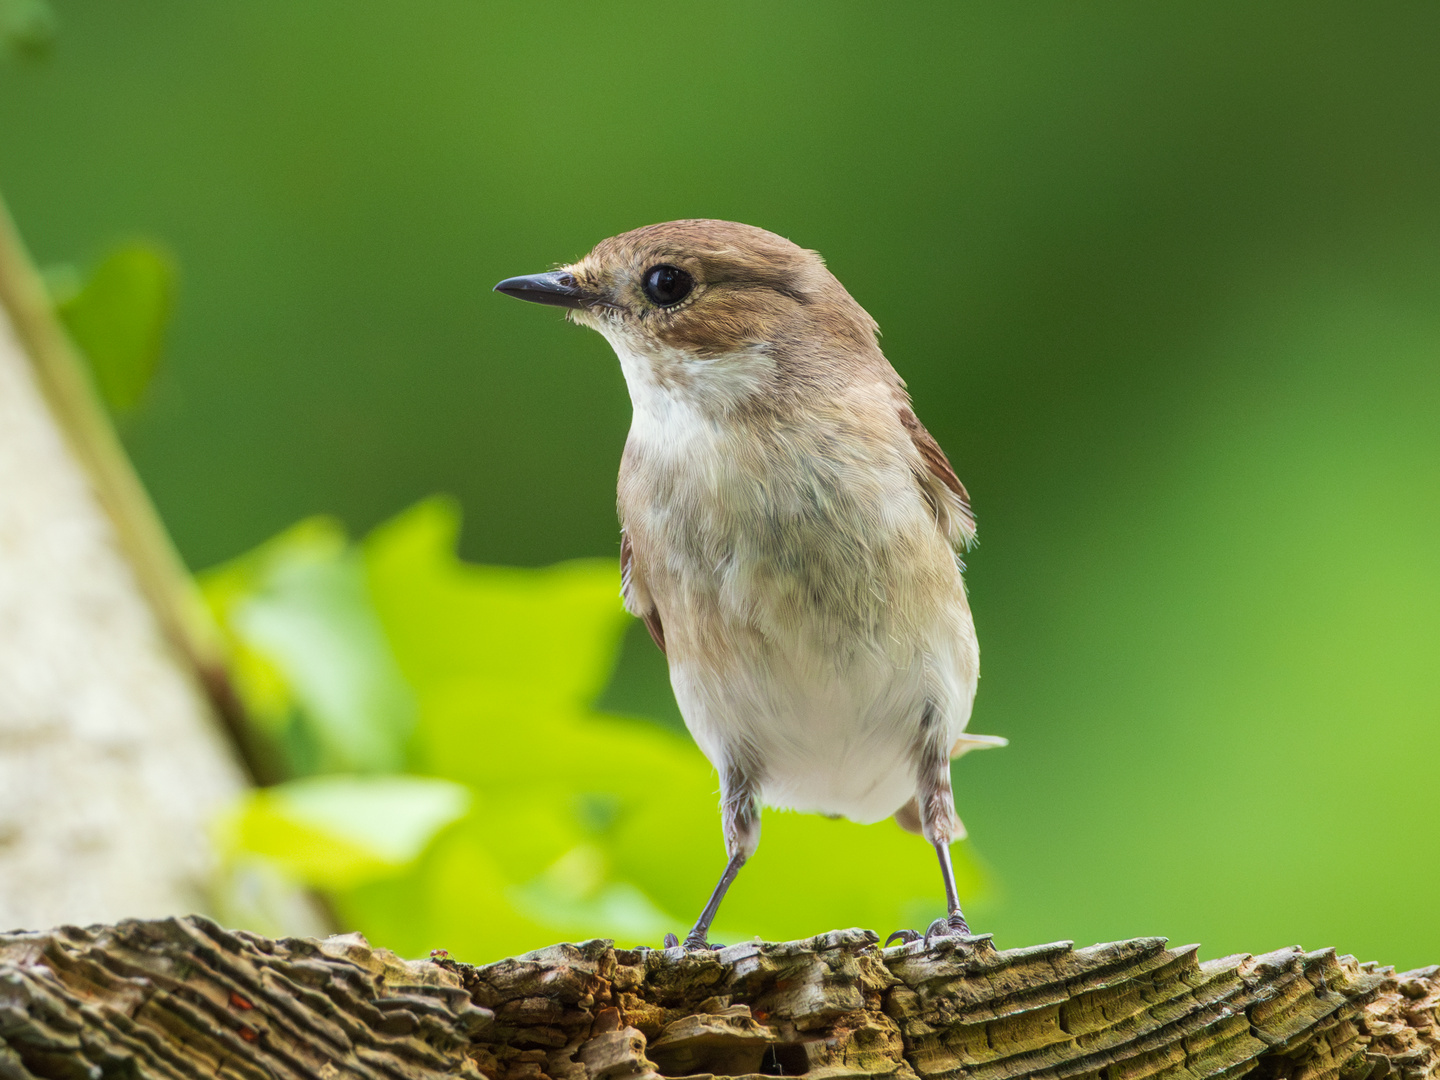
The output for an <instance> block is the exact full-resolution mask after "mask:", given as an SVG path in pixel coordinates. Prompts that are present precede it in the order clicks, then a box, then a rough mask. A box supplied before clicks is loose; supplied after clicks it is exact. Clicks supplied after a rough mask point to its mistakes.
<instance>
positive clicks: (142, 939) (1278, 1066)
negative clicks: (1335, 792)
mask: <svg viewBox="0 0 1440 1080" xmlns="http://www.w3.org/2000/svg"><path fill="white" fill-rule="evenodd" d="M1196 952H1197V950H1196V948H1195V947H1194V946H1186V947H1183V948H1178V949H1169V948H1167V947H1166V945H1165V942H1164V941H1163V940H1162V939H1159V938H1139V939H1136V940H1133V941H1122V942H1116V943H1113V944H1109V945H1095V946H1091V947H1089V948H1084V949H1075V948H1072V947H1071V945H1070V944H1069V943H1066V942H1061V943H1057V944H1053V945H1041V946H1037V947H1035V948H1029V949H1012V950H1006V951H996V950H995V949H994V948H993V947H992V945H991V943H990V941H989V939H988V938H984V937H981V938H971V939H964V940H963V941H958V942H957V941H954V940H947V941H941V942H939V943H936V944H935V945H934V946H933V947H932V948H931V949H930V950H929V951H928V952H927V951H924V950H923V949H922V947H921V946H920V944H919V943H916V944H912V945H908V946H897V947H895V948H892V949H880V948H878V947H877V945H876V938H875V935H874V934H872V933H870V932H869V931H865V930H840V931H835V932H833V933H829V934H824V935H821V936H819V937H816V938H812V939H810V940H807V941H793V942H787V943H783V944H760V943H746V944H742V945H735V946H732V947H730V948H727V949H724V950H721V951H718V952H715V953H711V954H703V955H700V954H693V953H692V954H684V953H682V952H681V951H680V950H679V949H670V950H649V949H636V950H625V949H616V948H615V947H614V946H613V945H612V944H611V943H610V942H608V941H589V942H585V943H583V944H579V945H555V946H552V947H551V948H548V949H542V950H540V951H538V952H534V953H528V954H526V955H525V956H521V957H516V958H513V959H509V960H501V961H499V962H498V963H493V964H486V965H483V966H471V965H469V964H463V963H459V962H457V961H454V960H452V959H450V958H449V957H446V956H444V955H438V954H437V956H435V957H432V958H431V959H429V960H421V961H405V960H401V959H399V958H398V957H396V956H395V955H394V954H392V953H389V952H387V951H385V950H383V949H374V948H371V947H370V946H369V945H368V944H367V943H366V942H365V941H364V940H363V939H362V938H360V937H359V936H358V935H348V936H345V937H337V938H329V939H326V940H323V941H319V940H313V939H286V940H282V941H270V940H267V939H265V938H261V937H258V936H255V935H252V934H246V933H235V932H229V931H226V930H222V929H221V928H220V927H218V926H216V925H215V924H214V923H212V922H210V921H208V920H206V919H203V918H199V917H192V918H188V919H169V920H164V921H156V922H126V923H121V924H120V925H118V926H114V927H104V926H98V927H91V928H90V929H87V930H81V929H76V928H73V927H71V928H65V929H61V930H56V931H50V932H45V933H20V934H10V935H3V936H0V1078H4V1080H31V1078H36V1077H47V1078H48V1077H55V1078H62V1077H64V1078H69V1077H89V1078H100V1077H122V1076H123V1077H128V1078H149V1077H165V1078H173V1077H198V1076H207V1077H208V1076H219V1077H235V1078H241V1077H243V1078H247V1080H249V1078H261V1077H275V1078H287V1080H288V1078H292V1077H293V1078H302V1077H304V1078H309V1077H321V1078H325V1080H329V1078H332V1077H340V1076H353V1077H364V1078H367V1080H368V1078H381V1077H393V1078H406V1080H411V1078H421V1077H438V1076H469V1077H474V1078H476V1080H479V1078H480V1077H486V1078H489V1080H658V1078H659V1077H662V1076H663V1077H679V1076H688V1077H708V1076H758V1075H768V1076H778V1075H800V1074H804V1075H806V1076H808V1077H815V1078H817V1080H818V1078H826V1080H829V1078H839V1077H846V1078H851V1077H853V1078H857V1080H859V1078H868V1077H895V1078H897V1080H898V1078H903V1080H916V1078H921V1080H949V1078H960V1077H965V1078H976V1080H1009V1078H1014V1077H1044V1078H1047V1080H1049V1078H1053V1080H1062V1078H1070V1077H1103V1078H1104V1080H1121V1078H1130V1077H1149V1076H1155V1077H1197V1078H1198V1077H1227V1078H1228V1077H1240V1076H1254V1077H1258V1078H1263V1080H1322V1078H1325V1080H1328V1078H1336V1080H1381V1078H1382V1077H1386V1076H1389V1075H1391V1074H1394V1075H1396V1076H1397V1077H1398V1078H1400V1080H1421V1078H1424V1077H1429V1076H1433V1075H1435V1074H1436V1073H1437V1072H1440V1054H1437V1051H1440V1032H1437V1016H1436V1012H1437V1005H1440V967H1430V968H1425V969H1422V970H1419V971H1413V972H1407V973H1405V974H1401V975H1397V974H1395V973H1394V972H1393V971H1391V970H1390V969H1389V968H1380V967H1376V966H1375V965H1373V964H1360V963H1357V962H1356V961H1355V960H1354V959H1353V958H1352V957H1340V956H1337V955H1336V954H1335V951H1334V950H1333V949H1323V950H1320V951H1317V952H1309V953H1307V952H1304V951H1302V950H1300V949H1298V948H1292V949H1281V950H1279V951H1277V952H1273V953H1268V954H1266V955H1264V956H1248V955H1244V956H1230V957H1225V958H1224V959H1220V960H1209V961H1201V960H1199V959H1198V958H1197V955H1196Z"/></svg>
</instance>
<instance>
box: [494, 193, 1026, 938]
mask: <svg viewBox="0 0 1440 1080" xmlns="http://www.w3.org/2000/svg"><path fill="white" fill-rule="evenodd" d="M495 288H496V290H497V291H499V292H502V293H505V294H507V295H509V296H514V297H517V298H519V299H522V300H531V301H534V302H536V303H541V304H551V305H556V306H559V307H564V308H568V309H569V312H568V314H569V318H570V319H571V320H573V321H574V322H577V323H579V324H581V325H582V326H588V327H590V328H591V329H593V330H597V331H599V332H600V333H601V334H602V335H604V337H605V339H606V340H607V341H609V342H610V344H611V345H612V346H613V347H614V349H615V353H616V355H617V356H618V357H619V359H620V367H621V370H622V371H623V372H624V374H625V382H626V385H627V386H628V387H629V390H630V400H631V404H632V406H633V408H634V419H633V421H632V423H631V426H630V435H629V438H628V439H627V441H626V444H625V453H624V456H623V458H622V460H621V464H620V485H619V507H620V520H621V541H620V564H621V573H622V583H623V584H622V595H623V598H624V602H625V606H626V608H627V609H628V610H629V611H630V612H631V613H632V614H633V615H636V616H637V617H639V618H641V619H643V620H644V621H645V625H646V626H647V627H648V628H649V630H650V635H651V637H653V638H654V639H655V644H656V645H658V646H659V647H660V648H661V650H662V651H664V653H665V655H666V658H667V660H668V662H669V665H670V681H671V685H672V686H673V687H674V690H675V697H676V700H677V701H678V702H679V705H680V711H681V713H682V714H683V715H684V717H685V723H686V725H687V726H688V727H689V729H690V732H691V734H692V735H693V736H694V737H695V741H696V742H697V743H698V744H699V746H700V749H701V750H702V751H703V752H704V753H705V756H706V757H707V758H709V759H710V762H711V763H712V764H713V765H714V766H715V768H716V770H717V771H718V772H719V774H720V793H721V814H722V817H723V826H724V835H725V848H726V852H727V854H728V856H729V862H728V864H727V865H726V867H725V871H724V873H723V875H722V876H721V878H720V881H719V884H718V885H716V887H715V891H714V893H713V895H712V896H711V897H710V901H709V903H707V904H706V905H705V908H704V910H703V911H702V912H701V915H700V918H699V919H698V920H697V921H696V923H695V926H694V928H693V929H692V930H691V931H690V933H689V935H688V936H687V937H686V939H685V946H686V947H687V948H696V949H698V948H706V947H708V946H707V942H706V936H707V934H708V931H709V928H710V924H711V921H712V920H713V919H714V917H715V912H716V910H717V909H718V908H719V906H720V901H721V900H722V899H723V897H724V895H725V891H726V889H727V888H729V886H730V883H731V882H732V881H733V880H734V878H735V875H736V873H737V872H738V871H739V869H740V867H741V866H742V865H743V864H744V863H745V860H746V859H747V858H749V856H750V855H751V854H753V853H754V851H755V849H756V846H757V844H758V843H759V840H760V804H761V803H764V804H766V805H770V806H777V807H784V808H790V809H794V810H806V811H813V812H815V813H819V814H827V815H830V816H843V817H847V818H850V819H852V820H854V821H858V822H873V821H879V820H881V819H882V818H885V817H887V816H890V815H892V814H893V815H894V816H895V817H896V818H897V820H898V821H899V822H900V824H902V825H903V826H905V827H906V828H908V829H910V830H911V831H913V832H919V833H922V834H923V835H924V837H925V839H927V840H928V841H930V843H932V844H933V845H934V846H935V850H936V852H937V853H938V855H939V859H940V867H941V871H942V874H943V876H944V884H945V898H946V903H947V905H948V918H945V919H937V920H936V921H935V922H934V923H932V924H931V926H930V928H929V930H928V931H927V932H926V935H925V936H926V940H927V941H928V940H929V938H930V937H932V936H938V935H965V934H968V933H969V932H970V928H969V927H968V926H967V925H966V922H965V917H964V915H963V914H962V913H961V909H960V900H959V897H958V896H957V894H956V890H955V877H954V872H953V870H952V869H951V864H950V847H949V846H950V843H951V841H952V840H954V839H956V838H957V837H958V836H960V835H963V830H962V827H961V826H960V823H959V820H958V819H957V818H956V816H955V803H954V797H953V794H952V792H951V787H950V759H951V758H952V757H955V756H958V755H959V754H961V753H963V752H964V751H966V750H968V749H972V748H975V747H979V746H1000V745H1004V742H1005V740H1003V739H998V738H992V737H987V736H972V735H967V734H966V733H965V725H966V723H967V722H968V721H969V719H970V708H971V704H972V702H973V701H974V698H975V684H976V679H977V677H978V675H979V663H980V654H979V647H978V645H977V644H976V639H975V627H974V624H973V622H972V621H971V617H970V605H969V603H968V602H967V600H966V597H965V586H964V582H963V581H962V580H961V570H962V565H961V563H960V561H959V558H958V555H957V552H958V551H959V550H960V549H962V548H964V547H965V546H966V545H968V544H969V543H970V542H971V541H972V540H973V539H974V536H975V519H974V517H973V515H972V514H971V511H970V501H969V498H968V496H967V495H966V492H965V488H964V486H963V485H962V484H961V483H960V481H959V480H958V479H957V478H956V476H955V472H954V470H953V469H952V468H951V467H950V462H949V461H948V460H947V459H946V457H945V454H944V452H943V451H942V450H941V449H940V447H939V445H937V444H936V442H935V440H934V439H933V438H931V436H930V433H929V432H927V431H926V430H925V428H924V426H923V425H922V424H921V423H920V421H919V419H918V418H917V417H916V416H915V413H914V411H913V410H912V409H911V406H910V397H909V395H908V394H907V393H906V391H905V384H904V382H903V381H902V380H901V378H900V376H899V375H897V374H896V372H895V369H894V368H892V367H891V366H890V364H889V362H888V361H887V360H886V359H885V356H884V354H882V353H881V351H880V348H879V346H878V344H877V343H876V325H875V321H874V320H873V319H872V318H871V317H870V316H869V315H868V314H867V313H866V311H865V310H864V308H862V307H861V306H860V305H859V304H857V303H856V302H855V301H854V300H853V299H852V298H851V296H850V294H849V293H848V292H846V291H845V288H844V286H842V285H841V284H840V282H839V281H837V280H836V278H835V276H834V275H833V274H831V273H830V272H829V270H827V269H826V268H825V263H824V261H823V260H822V259H821V258H820V256H819V255H817V254H816V253H815V252H813V251H807V250H805V249H804V248H801V247H798V246H796V245H795V244H793V243H791V242H790V241H789V240H786V239H784V238H783V237H780V236H777V235H775V234H774V233H770V232H766V231H765V230H764V229H758V228H755V227H753V226H750V225H741V224H737V223H735V222H730V221H706V220H693V221H672V222H668V223H666V224H662V225H651V226H648V227H646V228H642V229H636V230H634V231H633V232H628V233H624V234H622V235H620V236H615V237H611V238H610V239H609V240H603V241H601V242H600V243H599V244H598V245H596V247H595V249H594V250H593V251H591V252H590V254H588V255H586V256H585V257H584V258H583V259H581V260H579V261H578V262H576V263H573V264H571V265H569V266H565V267H563V268H561V269H559V270H555V271H552V272H550V273H544V274H534V275H530V276H527V277H515V278H509V279H507V280H505V281H502V282H501V283H500V284H499V285H497V286H495ZM896 936H899V937H902V938H904V939H905V940H915V938H916V937H917V936H918V935H916V934H914V933H913V932H912V931H899V932H897V934H896V935H892V938H893V937H896Z"/></svg>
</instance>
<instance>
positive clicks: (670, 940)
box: [665, 932, 725, 952]
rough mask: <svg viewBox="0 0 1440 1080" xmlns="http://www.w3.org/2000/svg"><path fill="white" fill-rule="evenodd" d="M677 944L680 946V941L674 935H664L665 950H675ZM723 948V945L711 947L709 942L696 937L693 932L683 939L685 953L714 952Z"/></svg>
mask: <svg viewBox="0 0 1440 1080" xmlns="http://www.w3.org/2000/svg"><path fill="white" fill-rule="evenodd" d="M679 944H680V939H679V938H678V937H676V936H675V935H674V934H666V935H665V948H667V949H673V948H675V946H676V945H679ZM723 948H725V946H724V945H712V944H710V942H708V941H706V940H705V939H704V938H703V937H700V936H699V935H697V934H695V933H693V932H692V933H690V934H689V935H687V936H686V938H685V951H686V952H706V951H714V950H718V949H723Z"/></svg>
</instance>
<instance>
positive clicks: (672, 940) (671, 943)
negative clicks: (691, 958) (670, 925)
mask: <svg viewBox="0 0 1440 1080" xmlns="http://www.w3.org/2000/svg"><path fill="white" fill-rule="evenodd" d="M679 944H680V939H679V938H678V937H676V936H675V935H674V934H666V935H665V948H667V949H673V948H675V946H676V945H679Z"/></svg>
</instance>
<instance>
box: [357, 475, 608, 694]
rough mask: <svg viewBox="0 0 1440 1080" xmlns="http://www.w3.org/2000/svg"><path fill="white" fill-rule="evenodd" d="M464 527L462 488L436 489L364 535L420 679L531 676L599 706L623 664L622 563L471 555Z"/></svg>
mask: <svg viewBox="0 0 1440 1080" xmlns="http://www.w3.org/2000/svg"><path fill="white" fill-rule="evenodd" d="M459 529H460V512H459V508H458V506H457V505H456V503H455V502H454V500H451V499H445V498H432V499H427V500H426V501H424V502H422V503H420V504H418V505H417V506H414V507H412V508H411V509H409V510H407V511H405V512H404V513H402V514H400V515H399V516H398V517H396V518H393V519H391V520H390V521H389V522H386V523H385V524H383V525H381V526H379V527H378V528H376V529H375V531H374V532H372V533H371V534H370V535H369V537H367V538H366V540H365V544H364V547H365V565H366V571H367V576H368V580H369V584H370V592H371V595H372V596H373V597H374V601H375V607H376V610H377V611H378V612H379V615H380V619H381V622H382V623H383V624H384V626H385V631H386V633H387V635H388V636H389V639H390V643H391V645H392V647H393V648H394V650H395V656H396V659H397V660H398V661H399V663H400V667H401V670H402V671H404V673H405V676H406V678H408V679H409V680H410V684H411V685H412V686H413V687H414V688H415V690H416V691H417V692H418V693H420V694H421V695H424V694H425V693H427V692H428V691H429V690H431V689H433V688H435V687H437V686H442V685H444V684H445V683H447V682H449V681H452V680H456V679H465V680H472V685H478V683H477V682H473V681H474V680H479V681H485V680H493V681H494V682H496V683H497V684H516V683H520V684H525V685H526V686H528V687H529V688H530V694H531V698H532V700H535V701H539V700H541V699H545V700H549V701H551V702H555V703H565V704H570V705H574V706H588V705H589V704H590V703H591V702H593V701H594V700H595V699H596V698H597V697H598V696H599V695H600V692H601V691H602V690H603V689H604V688H605V684H606V682H607V681H608V679H609V677H610V673H611V672H612V671H613V670H614V667H615V660H616V657H617V655H618V653H619V648H620V641H621V638H622V636H623V634H624V631H625V626H626V622H627V620H628V619H629V616H628V615H626V614H625V611H624V608H623V607H622V606H621V604H620V599H619V593H620V572H619V569H618V568H617V566H616V564H615V563H614V562H612V561H609V560H600V559H584V560H577V561H575V562H567V563H560V564H559V565H557V566H552V567H548V568H546V569H543V570H527V569H519V568H514V567H502V566H477V565H474V564H470V563H463V562H461V561H460V559H459V558H457V557H456V555H455V543H456V538H457V536H458V534H459Z"/></svg>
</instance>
